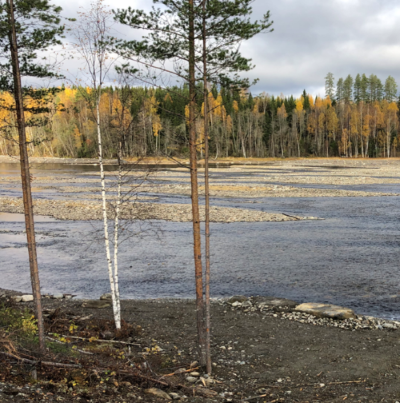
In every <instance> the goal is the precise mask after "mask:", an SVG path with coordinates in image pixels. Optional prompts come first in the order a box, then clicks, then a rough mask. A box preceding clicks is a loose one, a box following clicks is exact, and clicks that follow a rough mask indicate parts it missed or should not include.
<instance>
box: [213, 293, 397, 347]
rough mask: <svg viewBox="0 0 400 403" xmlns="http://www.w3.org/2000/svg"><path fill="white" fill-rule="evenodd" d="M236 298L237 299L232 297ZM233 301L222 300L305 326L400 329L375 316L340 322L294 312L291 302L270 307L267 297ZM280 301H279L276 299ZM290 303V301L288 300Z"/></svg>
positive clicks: (265, 315)
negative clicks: (243, 301)
mask: <svg viewBox="0 0 400 403" xmlns="http://www.w3.org/2000/svg"><path fill="white" fill-rule="evenodd" d="M232 298H236V297H232ZM232 298H231V299H227V300H221V301H220V303H221V304H222V305H229V306H231V307H232V310H238V311H241V312H243V313H246V314H251V313H256V312H259V313H261V314H262V315H263V318H264V317H268V316H270V317H275V318H280V319H286V320H290V321H295V322H299V323H304V324H311V325H317V326H327V327H336V328H340V329H345V330H352V331H356V330H387V331H388V330H389V331H395V330H397V329H399V328H400V322H398V321H391V320H386V319H380V318H375V317H373V316H363V315H356V314H354V315H350V316H354V317H350V318H348V319H343V320H338V319H336V318H333V317H316V316H315V315H312V314H310V313H306V312H300V311H296V310H294V311H293V308H294V306H293V305H294V304H293V301H290V304H289V303H288V304H285V303H283V301H286V300H282V306H277V305H270V304H269V303H268V302H265V301H264V300H272V299H271V298H267V297H249V298H246V306H243V303H241V302H238V301H237V300H236V299H235V300H234V302H230V301H231V300H232ZM275 300H278V299H275ZM287 301H289V300H287ZM220 348H221V349H226V347H224V346H221V347H220Z"/></svg>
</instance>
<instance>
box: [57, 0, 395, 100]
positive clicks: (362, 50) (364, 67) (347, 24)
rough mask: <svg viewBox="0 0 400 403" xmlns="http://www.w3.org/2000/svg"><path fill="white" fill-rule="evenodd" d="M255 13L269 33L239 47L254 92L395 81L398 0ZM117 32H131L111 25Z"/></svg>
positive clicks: (259, 6) (291, 3)
mask: <svg viewBox="0 0 400 403" xmlns="http://www.w3.org/2000/svg"><path fill="white" fill-rule="evenodd" d="M57 3H58V4H60V5H61V6H62V7H63V9H64V15H65V16H68V17H73V16H75V13H76V11H77V10H78V9H79V6H84V7H88V6H89V4H90V2H89V1H85V2H79V1H77V0H59V1H57ZM109 3H110V6H111V7H112V8H124V7H128V6H131V7H136V8H144V9H147V10H148V9H149V8H150V7H151V5H152V2H151V1H150V0H114V1H111V0H110V1H109ZM253 10H254V14H253V15H254V17H255V18H257V17H259V16H261V15H262V14H264V13H265V12H266V11H268V10H270V12H271V19H272V20H273V21H274V25H273V28H274V30H275V31H274V32H273V33H271V34H261V35H259V36H258V37H256V38H254V39H252V40H251V41H249V42H248V43H246V44H243V45H242V53H243V55H244V56H247V57H251V58H252V60H253V63H254V64H255V65H256V68H255V69H254V70H252V71H251V72H249V74H248V75H249V76H250V78H256V77H257V78H259V79H260V81H259V82H258V84H257V85H256V86H254V87H253V88H252V89H251V91H252V92H253V93H254V94H258V93H260V92H263V91H265V92H268V93H270V94H276V95H278V94H280V93H281V92H283V93H284V94H285V95H290V94H294V95H296V96H298V95H299V94H300V93H301V92H302V91H303V89H304V88H305V89H306V90H307V91H308V92H310V93H312V94H314V95H317V94H320V95H324V90H323V86H324V77H325V76H326V73H328V72H332V73H333V74H334V76H335V79H336V80H337V79H338V78H339V77H345V76H347V75H348V74H352V75H353V76H355V75H356V74H357V73H366V74H367V75H369V74H371V73H373V74H376V75H378V77H380V78H381V80H382V81H384V80H385V79H386V77H387V76H388V75H392V76H394V77H395V78H396V80H397V81H398V82H399V84H400V69H399V65H400V42H399V41H400V39H399V38H400V24H399V23H398V21H399V19H400V4H399V2H398V1H397V0H330V1H326V0H302V1H299V0H255V2H254V3H253ZM116 29H117V30H118V31H119V32H120V33H121V34H122V35H127V36H132V35H133V34H134V33H133V32H132V30H130V29H126V28H124V27H116Z"/></svg>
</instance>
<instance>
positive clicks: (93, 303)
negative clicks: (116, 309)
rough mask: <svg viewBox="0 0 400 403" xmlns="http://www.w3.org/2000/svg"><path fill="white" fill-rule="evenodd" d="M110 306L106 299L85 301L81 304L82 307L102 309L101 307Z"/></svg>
mask: <svg viewBox="0 0 400 403" xmlns="http://www.w3.org/2000/svg"><path fill="white" fill-rule="evenodd" d="M109 306H111V303H110V302H108V301H97V300H94V301H85V302H84V303H83V304H82V307H83V308H92V309H103V308H108V307H109Z"/></svg>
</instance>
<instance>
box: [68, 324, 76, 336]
mask: <svg viewBox="0 0 400 403" xmlns="http://www.w3.org/2000/svg"><path fill="white" fill-rule="evenodd" d="M77 329H78V326H76V325H74V324H73V323H71V325H70V326H69V332H70V333H71V334H73V333H74V332H75V330H77Z"/></svg>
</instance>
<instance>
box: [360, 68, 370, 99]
mask: <svg viewBox="0 0 400 403" xmlns="http://www.w3.org/2000/svg"><path fill="white" fill-rule="evenodd" d="M368 88H369V80H368V77H367V76H366V75H365V74H363V75H362V77H361V83H360V98H361V101H363V102H368V100H369V94H368Z"/></svg>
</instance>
